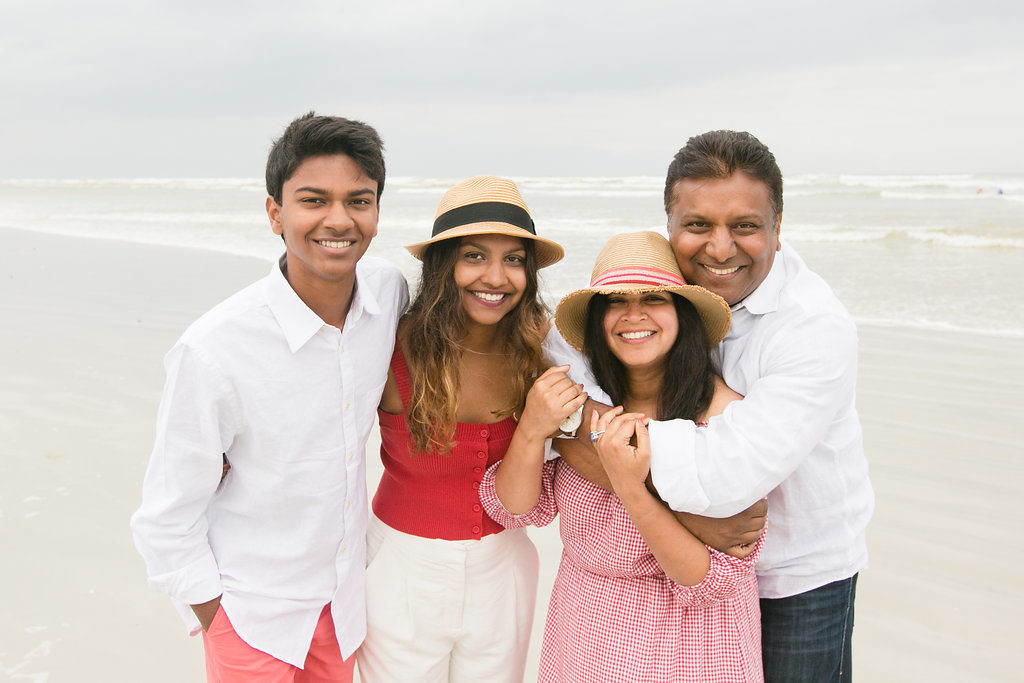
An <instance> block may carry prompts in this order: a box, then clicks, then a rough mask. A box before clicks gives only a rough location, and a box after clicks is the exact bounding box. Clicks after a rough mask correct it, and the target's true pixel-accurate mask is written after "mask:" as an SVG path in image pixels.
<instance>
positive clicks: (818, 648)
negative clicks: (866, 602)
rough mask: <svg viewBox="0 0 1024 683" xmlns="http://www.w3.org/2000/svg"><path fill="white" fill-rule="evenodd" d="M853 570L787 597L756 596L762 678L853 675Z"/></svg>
mask: <svg viewBox="0 0 1024 683" xmlns="http://www.w3.org/2000/svg"><path fill="white" fill-rule="evenodd" d="M856 595H857V575H856V574H854V575H853V576H851V577H850V578H848V579H843V580H842V581H835V582H833V583H829V584H826V585H824V586H822V587H821V588H815V589H814V590H810V591H807V592H806V593H800V594H799V595H792V596H790V597H788V598H778V599H768V598H762V599H761V649H762V657H763V659H764V680H765V683H774V682H778V683H783V682H784V683H801V682H803V681H806V682H807V683H827V682H829V681H838V682H841V683H847V682H848V681H852V680H853V660H852V658H851V657H852V654H853V652H852V647H851V641H852V637H853V601H854V598H855V597H856Z"/></svg>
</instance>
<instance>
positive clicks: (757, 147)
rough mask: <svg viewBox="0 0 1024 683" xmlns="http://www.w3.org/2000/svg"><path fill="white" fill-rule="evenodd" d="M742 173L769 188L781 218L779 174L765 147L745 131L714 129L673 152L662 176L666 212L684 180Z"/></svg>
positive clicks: (770, 154)
mask: <svg viewBox="0 0 1024 683" xmlns="http://www.w3.org/2000/svg"><path fill="white" fill-rule="evenodd" d="M737 171H742V172H743V173H746V174H747V175H748V176H750V177H751V178H753V179H754V180H760V181H761V182H762V183H764V184H765V185H767V186H768V194H769V196H770V199H771V203H772V209H774V210H775V215H776V216H780V215H782V171H781V170H780V169H779V165H778V164H777V163H776V162H775V155H774V154H772V153H771V150H769V149H768V147H767V146H766V145H765V144H764V143H763V142H761V141H760V140H758V139H757V138H755V137H754V136H753V135H751V134H750V133H747V132H741V131H735V130H713V131H709V132H707V133H702V134H700V135H695V136H693V137H692V138H690V139H689V140H687V141H686V146H685V147H683V148H682V149H680V150H679V151H678V152H676V155H675V157H674V158H673V159H672V163H671V164H669V165H668V173H667V174H666V176H665V212H666V213H669V212H671V210H672V200H673V195H672V191H673V189H674V188H675V186H676V183H677V182H679V181H680V180H683V179H686V178H728V177H729V176H731V175H732V174H733V173H735V172H737Z"/></svg>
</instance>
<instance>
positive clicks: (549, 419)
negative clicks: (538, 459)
mask: <svg viewBox="0 0 1024 683" xmlns="http://www.w3.org/2000/svg"><path fill="white" fill-rule="evenodd" d="M568 370H569V366H568V365H556V366H553V367H550V368H548V369H547V370H545V371H544V372H543V373H542V374H541V376H540V377H538V378H537V379H536V381H534V383H533V387H531V388H530V392H529V393H528V394H527V395H526V406H525V407H524V408H523V414H522V416H521V417H520V418H519V426H518V427H517V430H524V432H525V433H526V434H527V435H528V436H530V437H532V438H534V439H541V440H542V439H545V438H548V437H549V436H553V435H554V434H555V433H556V432H557V431H558V426H559V425H560V424H562V420H564V419H565V418H567V417H569V416H570V415H572V414H573V413H574V412H576V411H577V410H579V409H580V407H582V406H583V404H584V403H585V402H586V400H587V392H585V391H583V385H582V384H577V383H576V382H573V381H572V380H571V379H570V378H569V375H567V374H566V372H567V371H568Z"/></svg>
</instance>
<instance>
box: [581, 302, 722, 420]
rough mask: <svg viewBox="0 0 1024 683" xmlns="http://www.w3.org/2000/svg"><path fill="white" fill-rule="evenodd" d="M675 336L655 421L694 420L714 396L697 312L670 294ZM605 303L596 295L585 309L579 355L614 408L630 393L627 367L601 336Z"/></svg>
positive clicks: (691, 306) (712, 379)
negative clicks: (581, 350) (674, 311)
mask: <svg viewBox="0 0 1024 683" xmlns="http://www.w3.org/2000/svg"><path fill="white" fill-rule="evenodd" d="M672 303H673V304H674V305H675V309H676V317H677V318H678V319H679V333H678V334H677V335H676V341H675V343H674V344H672V348H671V349H669V352H668V356H667V357H666V359H665V369H664V372H663V373H662V377H663V378H664V379H663V381H662V383H661V391H660V392H659V396H658V416H657V419H659V420H673V419H684V420H695V419H697V418H698V417H700V416H701V415H702V414H703V413H704V411H706V410H707V409H708V406H709V405H711V397H712V396H713V395H714V393H715V379H714V366H713V365H712V362H711V353H710V349H708V342H707V337H705V336H704V324H703V323H702V322H701V319H700V315H699V314H698V313H697V309H695V308H694V307H693V304H691V303H690V302H689V301H687V300H686V299H684V298H683V297H681V296H679V295H677V294H672ZM607 310H608V297H607V296H605V295H603V294H595V295H594V296H593V297H591V299H590V302H589V303H588V304H587V325H586V328H585V329H584V337H583V353H584V355H585V356H586V357H587V360H588V361H590V369H591V370H593V372H594V377H595V378H596V379H597V383H598V384H599V385H600V386H601V388H602V389H604V390H605V391H606V392H607V393H608V395H609V396H610V397H611V399H612V403H614V404H615V405H622V402H623V401H624V400H625V399H626V391H627V389H628V388H629V383H628V378H627V374H626V367H625V366H624V365H623V364H622V361H620V360H619V359H618V358H616V357H615V354H613V353H612V352H611V349H609V348H608V341H607V340H606V339H605V336H604V315H605V312H606V311H607Z"/></svg>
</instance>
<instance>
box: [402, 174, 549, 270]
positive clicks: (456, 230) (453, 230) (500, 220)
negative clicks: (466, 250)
mask: <svg viewBox="0 0 1024 683" xmlns="http://www.w3.org/2000/svg"><path fill="white" fill-rule="evenodd" d="M467 235H510V236H512V237H519V238H522V239H524V240H532V241H533V243H534V245H535V246H534V248H535V252H536V255H537V267H538V268H543V267H545V266H550V265H551V264H552V263H557V262H558V261H561V260H562V257H563V256H565V250H563V249H562V245H560V244H558V242H553V241H551V240H546V239H544V238H543V237H538V236H537V230H536V228H535V227H534V225H533V219H532V218H530V210H529V209H528V208H527V207H526V202H524V201H523V198H522V197H521V196H520V195H519V188H517V187H516V184H515V183H514V182H512V181H511V180H508V179H506V178H495V177H494V176H490V175H481V176H475V177H473V178H469V179H468V180H463V181H462V182H461V183H459V184H458V185H456V186H455V187H453V188H451V189H450V190H448V191H447V192H445V193H444V196H443V197H441V202H440V203H439V204H438V205H437V215H436V216H435V217H434V229H433V230H432V231H431V234H430V239H429V240H427V241H426V242H418V243H416V244H410V245H408V246H406V249H408V250H409V253H410V254H412V255H413V256H415V257H416V258H418V259H420V260H423V254H424V253H425V252H426V251H427V247H429V246H430V245H431V244H434V243H435V242H440V241H442V240H447V239H453V238H455V237H465V236H467Z"/></svg>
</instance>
